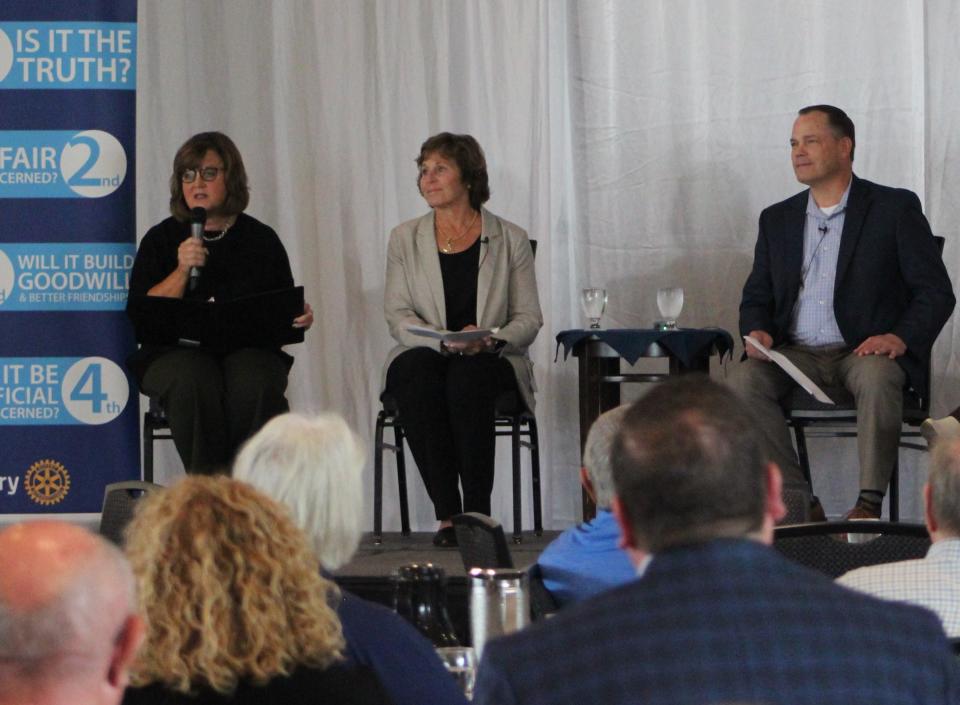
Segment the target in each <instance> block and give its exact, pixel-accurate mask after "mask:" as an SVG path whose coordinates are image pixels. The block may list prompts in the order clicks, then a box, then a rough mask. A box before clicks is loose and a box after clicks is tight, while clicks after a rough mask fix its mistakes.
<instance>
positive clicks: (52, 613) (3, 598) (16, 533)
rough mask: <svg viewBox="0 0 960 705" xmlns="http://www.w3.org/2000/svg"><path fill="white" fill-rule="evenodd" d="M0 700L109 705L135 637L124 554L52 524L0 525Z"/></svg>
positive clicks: (139, 628) (6, 703) (119, 693)
mask: <svg viewBox="0 0 960 705" xmlns="http://www.w3.org/2000/svg"><path fill="white" fill-rule="evenodd" d="M0 557H2V558H0V560H2V568H0V705H13V704H14V703H15V704H16V705H60V704H61V703H62V704H63V705H115V704H116V703H119V702H120V699H121V698H122V697H123V691H124V688H126V685H127V671H128V668H129V665H130V663H131V662H132V660H133V657H134V656H135V655H136V651H137V649H138V648H139V646H140V642H141V640H142V638H143V629H144V627H143V622H142V621H141V619H140V617H139V616H137V614H136V611H135V607H134V604H135V602H134V583H133V575H132V573H131V572H130V567H129V566H128V565H127V561H126V559H125V558H124V556H123V554H122V553H121V552H120V551H119V550H118V549H117V548H116V547H115V546H113V545H111V544H109V543H108V542H106V541H104V540H103V539H101V538H100V537H98V536H96V535H94V534H91V533H90V532H89V531H86V530H84V529H81V528H79V527H76V526H73V525H71V524H66V523H63V522H57V521H35V522H28V523H24V524H15V525H13V526H11V527H9V528H7V529H5V530H3V531H0Z"/></svg>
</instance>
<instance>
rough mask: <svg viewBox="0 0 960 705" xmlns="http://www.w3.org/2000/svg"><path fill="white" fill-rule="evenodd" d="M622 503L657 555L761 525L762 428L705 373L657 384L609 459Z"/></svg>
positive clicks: (630, 414)
mask: <svg viewBox="0 0 960 705" xmlns="http://www.w3.org/2000/svg"><path fill="white" fill-rule="evenodd" d="M611 460H612V464H613V483H614V487H615V488H616V493H617V497H618V498H619V500H620V502H621V505H622V507H623V509H624V512H625V514H626V517H627V520H628V521H629V522H630V526H631V528H632V529H633V531H634V534H635V536H636V540H637V545H638V547H639V548H642V549H644V550H647V551H649V552H652V553H657V552H658V551H662V550H664V549H668V548H672V547H675V546H682V545H689V544H695V543H703V542H705V541H709V540H711V539H714V538H720V537H741V536H746V535H747V534H750V533H752V532H754V531H757V530H759V529H760V528H761V527H762V525H763V516H764V507H765V497H766V462H765V456H764V454H763V452H762V450H761V444H760V437H759V433H758V431H757V426H756V422H755V421H754V419H753V416H752V415H751V414H750V412H749V410H748V409H747V407H746V405H745V404H744V403H743V402H742V401H740V399H739V398H737V396H736V395H735V393H734V392H733V391H732V390H730V389H728V388H727V387H724V386H722V385H720V384H718V383H717V382H713V381H711V380H710V379H709V378H708V377H706V376H704V375H685V376H684V377H682V378H680V379H672V380H669V381H666V382H663V383H661V384H658V385H657V386H656V387H654V388H653V389H652V390H651V391H650V392H648V393H647V394H646V395H644V396H643V397H641V398H640V399H639V400H637V401H636V402H635V403H634V404H633V406H631V407H630V409H629V410H628V411H627V414H626V416H625V417H624V419H623V424H622V426H621V429H620V433H619V435H618V437H617V439H616V441H615V442H614V448H613V453H612V455H611Z"/></svg>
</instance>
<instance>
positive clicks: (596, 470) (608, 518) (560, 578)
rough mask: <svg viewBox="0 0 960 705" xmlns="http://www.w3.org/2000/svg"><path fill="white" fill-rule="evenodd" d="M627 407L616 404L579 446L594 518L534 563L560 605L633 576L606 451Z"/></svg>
mask: <svg viewBox="0 0 960 705" xmlns="http://www.w3.org/2000/svg"><path fill="white" fill-rule="evenodd" d="M627 408H628V407H627V406H626V405H624V406H618V407H617V408H616V409H611V410H610V411H608V412H606V413H604V414H602V415H601V416H600V417H599V418H597V420H596V421H594V422H593V425H592V426H591V427H590V432H589V433H588V434H587V442H586V443H585V444H584V447H583V467H581V468H580V482H581V483H582V484H583V489H584V491H586V493H587V494H588V495H590V498H591V499H592V500H593V501H594V502H595V503H596V505H597V516H596V517H594V518H593V519H592V520H591V521H587V522H584V523H583V524H578V525H577V526H574V527H571V528H569V529H567V530H566V531H564V532H563V533H562V534H560V535H559V536H558V537H557V538H556V539H554V540H553V541H552V542H551V543H550V545H549V546H547V547H546V548H545V549H544V551H543V553H541V554H540V558H539V559H538V560H537V563H538V564H539V565H540V572H541V575H542V576H543V584H544V586H545V587H546V588H547V590H549V591H550V593H551V594H552V595H553V597H554V599H556V601H557V604H558V605H559V606H560V607H563V606H565V605H569V604H571V603H573V602H579V601H580V600H583V599H586V598H588V597H592V596H593V595H596V594H597V593H598V592H603V591H604V590H608V589H610V588H612V587H616V586H617V585H622V584H623V583H625V582H628V581H630V580H635V579H636V578H637V569H636V568H634V567H633V564H631V563H630V559H629V558H627V554H626V552H625V551H624V550H623V549H622V548H621V547H620V527H618V526H617V521H616V519H615V518H614V516H613V512H611V511H610V503H611V502H612V501H613V475H612V471H611V469H610V449H611V447H612V445H613V439H614V438H615V437H616V435H617V431H618V430H619V428H620V422H621V420H622V419H623V415H624V414H625V413H626V412H627Z"/></svg>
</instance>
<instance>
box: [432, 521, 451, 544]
mask: <svg viewBox="0 0 960 705" xmlns="http://www.w3.org/2000/svg"><path fill="white" fill-rule="evenodd" d="M433 545H434V546H437V547H439V548H456V547H457V532H456V531H455V530H454V528H453V527H452V526H447V527H444V528H442V529H440V530H439V531H438V532H437V533H435V534H434V535H433Z"/></svg>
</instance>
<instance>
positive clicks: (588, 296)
mask: <svg viewBox="0 0 960 705" xmlns="http://www.w3.org/2000/svg"><path fill="white" fill-rule="evenodd" d="M580 305H581V306H582V307H583V315H584V316H586V317H587V318H589V319H590V327H591V328H599V327H600V318H601V317H602V316H603V311H604V309H606V307H607V290H606V289H594V288H590V289H584V290H583V291H582V292H580Z"/></svg>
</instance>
